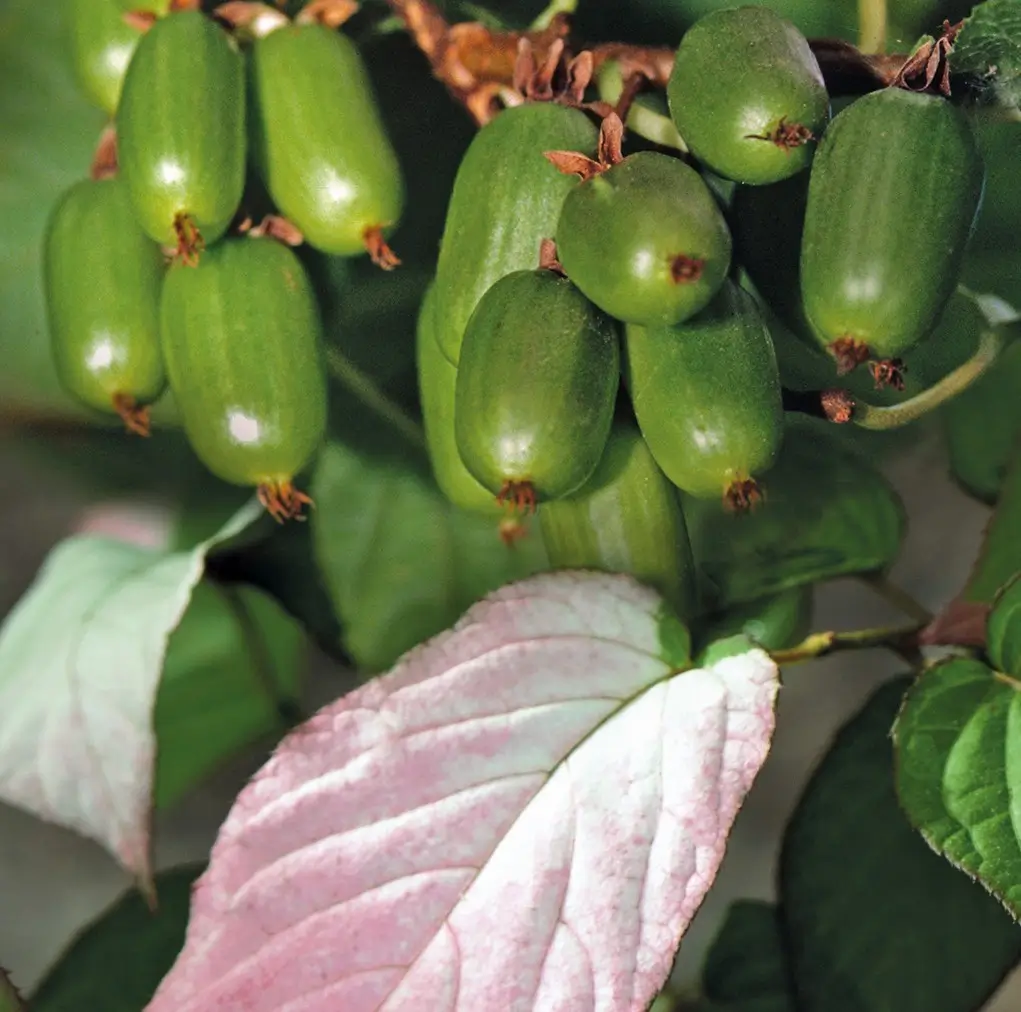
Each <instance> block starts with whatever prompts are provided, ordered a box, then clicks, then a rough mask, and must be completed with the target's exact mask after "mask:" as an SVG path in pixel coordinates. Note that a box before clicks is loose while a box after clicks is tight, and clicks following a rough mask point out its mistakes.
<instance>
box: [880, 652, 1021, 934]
mask: <svg viewBox="0 0 1021 1012" xmlns="http://www.w3.org/2000/svg"><path fill="white" fill-rule="evenodd" d="M1019 689H1021V685H1019V684H1018V683H1017V682H1014V681H1013V680H1012V679H1008V678H1006V677H1004V676H996V675H994V673H993V672H992V671H991V670H990V669H989V668H987V667H986V666H985V665H984V664H982V663H981V662H979V661H976V660H970V659H965V658H956V659H953V660H949V661H946V662H944V663H943V664H940V665H938V666H937V667H935V668H932V669H931V670H929V671H926V672H924V673H923V674H922V675H921V677H920V678H919V679H918V681H917V682H916V683H915V685H914V686H913V687H912V689H911V691H910V692H909V693H908V695H907V698H906V699H905V701H904V708H903V710H902V711H901V714H900V716H899V718H898V720H897V726H896V728H895V733H894V738H895V742H896V745H897V789H898V791H899V793H900V799H901V803H902V804H903V806H904V810H905V811H906V812H907V814H908V817H909V818H910V819H911V821H912V823H914V825H915V826H917V827H918V829H919V830H920V832H921V833H922V835H923V836H924V837H925V839H926V840H928V842H929V843H930V844H931V845H932V847H933V849H935V850H936V851H938V852H939V853H941V854H944V855H945V856H946V857H947V858H948V859H949V860H950V862H951V863H952V864H954V865H955V866H957V867H959V868H961V869H963V870H964V871H965V872H967V873H968V875H970V876H973V877H974V878H977V879H978V880H979V881H980V882H981V883H982V884H983V885H984V886H985V887H986V888H987V889H989V890H990V892H992V893H993V895H994V896H996V897H998V898H999V899H1000V900H1001V901H1002V902H1003V903H1004V905H1005V906H1006V907H1007V908H1008V909H1009V910H1010V911H1011V912H1012V913H1013V915H1014V916H1015V917H1019V916H1021V839H1019V831H1021V802H1019V799H1021V695H1019V691H1018V690H1019Z"/></svg>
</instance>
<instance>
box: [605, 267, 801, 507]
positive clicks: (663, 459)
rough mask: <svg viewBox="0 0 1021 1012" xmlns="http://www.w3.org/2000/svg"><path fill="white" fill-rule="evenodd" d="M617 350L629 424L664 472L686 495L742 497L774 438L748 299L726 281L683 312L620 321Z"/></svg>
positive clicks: (767, 463)
mask: <svg viewBox="0 0 1021 1012" xmlns="http://www.w3.org/2000/svg"><path fill="white" fill-rule="evenodd" d="M624 348H625V353H626V368H627V382H628V389H629V391H630V393H631V401H632V404H633V405H634V409H635V415H636V416H637V418H638V425H639V427H640V428H641V430H642V435H643V436H645V440H646V442H647V443H648V444H649V449H650V450H651V451H652V454H653V456H654V457H655V458H656V462H657V463H658V464H659V466H660V467H661V468H662V469H663V471H664V472H665V474H666V476H667V477H668V478H669V479H670V480H671V481H672V482H673V483H674V484H675V485H676V486H677V487H678V488H680V489H682V490H683V491H685V492H688V493H690V494H691V495H694V496H698V497H700V498H707V499H709V498H718V497H720V496H723V499H724V502H725V503H727V504H728V505H729V506H731V507H732V508H735V509H743V508H746V507H747V506H749V505H751V503H752V502H754V501H755V499H756V498H757V492H756V489H757V485H756V482H755V480H754V479H755V476H756V475H759V474H761V473H763V472H765V471H767V470H768V469H769V468H770V467H771V466H772V465H773V462H774V461H775V459H776V455H777V453H778V452H779V449H780V443H781V441H782V439H783V406H782V403H781V397H780V378H779V375H778V373H777V366H776V356H775V354H774V352H773V344H772V341H771V339H770V336H769V331H768V329H767V328H766V324H765V322H764V321H763V319H762V314H761V313H760V311H759V308H758V306H757V305H756V303H755V299H754V298H753V297H752V296H751V295H749V294H748V293H747V292H746V291H744V290H743V289H742V288H740V287H738V286H737V285H736V284H734V282H732V281H727V282H726V283H725V284H724V286H723V289H722V290H721V291H720V293H719V295H718V296H717V297H716V298H715V299H714V300H713V302H712V305H710V306H709V308H708V309H706V310H705V311H704V312H702V313H700V314H699V315H698V316H697V317H695V318H694V319H692V320H688V321H686V322H685V323H683V324H679V325H677V326H674V327H655V328H646V327H638V326H633V325H632V326H629V327H628V328H627V332H626V336H625V342H624Z"/></svg>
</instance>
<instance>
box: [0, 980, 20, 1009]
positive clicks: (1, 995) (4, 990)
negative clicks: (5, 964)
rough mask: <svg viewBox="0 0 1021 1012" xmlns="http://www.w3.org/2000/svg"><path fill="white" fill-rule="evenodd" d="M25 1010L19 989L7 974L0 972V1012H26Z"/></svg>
mask: <svg viewBox="0 0 1021 1012" xmlns="http://www.w3.org/2000/svg"><path fill="white" fill-rule="evenodd" d="M24 1009H25V1005H24V1003H23V1002H22V1000H21V995H20V994H18V989H17V988H16V987H15V986H14V985H13V984H12V983H11V980H10V978H9V977H8V976H7V974H6V973H4V971H3V970H0V1012H24Z"/></svg>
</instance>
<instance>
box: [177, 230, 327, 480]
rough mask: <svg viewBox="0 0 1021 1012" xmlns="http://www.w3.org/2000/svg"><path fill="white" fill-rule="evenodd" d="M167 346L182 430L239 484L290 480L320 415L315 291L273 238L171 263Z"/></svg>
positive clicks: (319, 433) (303, 460)
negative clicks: (189, 261) (195, 262)
mask: <svg viewBox="0 0 1021 1012" xmlns="http://www.w3.org/2000/svg"><path fill="white" fill-rule="evenodd" d="M160 314H161V325H162V333H163V352H164V356H165V358H166V363H167V375H168V376H169V379H170V387H171V389H172V390H173V393H174V398H175V400H176V401H177V403H178V406H179V408H180V411H181V415H182V418H183V420H184V428H185V432H186V433H187V435H188V439H189V441H190V442H191V445H192V447H193V448H194V450H195V453H196V454H197V456H198V457H199V459H200V460H201V461H202V462H203V463H204V464H205V465H206V467H208V468H209V470H210V471H212V472H213V474H215V475H217V476H218V477H220V478H222V479H223V480H224V481H228V482H231V483H233V484H235V485H251V486H262V485H276V484H284V483H287V482H289V481H290V479H291V478H293V477H294V475H295V474H296V473H298V472H299V471H300V470H301V469H302V468H303V467H304V466H305V465H306V464H307V463H308V462H309V460H310V459H311V457H312V455H313V454H314V453H315V451H316V449H317V448H318V447H319V444H320V442H321V441H322V438H323V432H324V429H325V425H326V378H325V373H324V371H323V365H322V359H321V352H320V323H319V316H318V309H317V307H316V302H315V296H314V294H313V292H312V288H311V286H310V284H309V282H308V278H307V277H306V275H305V270H304V268H303V267H302V265H301V262H300V261H299V260H298V258H297V257H296V256H295V255H294V253H292V252H291V250H289V249H288V248H287V247H286V246H283V245H281V244H280V243H278V242H277V241H276V240H275V239H268V238H262V239H251V238H246V239H227V240H225V241H224V242H222V243H219V244H218V245H216V246H213V247H210V248H209V249H207V250H206V252H205V253H204V254H203V256H202V259H201V260H200V261H199V264H198V266H197V267H188V266H187V265H185V264H181V263H176V264H174V265H172V266H171V268H170V270H169V272H168V274H167V278H166V281H165V282H164V285H163V295H162V299H161V304H160Z"/></svg>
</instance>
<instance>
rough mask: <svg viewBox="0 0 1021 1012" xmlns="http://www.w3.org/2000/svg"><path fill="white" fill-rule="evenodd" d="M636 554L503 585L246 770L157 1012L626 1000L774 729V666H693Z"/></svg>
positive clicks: (599, 1004)
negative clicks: (628, 564)
mask: <svg viewBox="0 0 1021 1012" xmlns="http://www.w3.org/2000/svg"><path fill="white" fill-rule="evenodd" d="M689 649H690V644H689V640H688V635H687V632H686V630H685V629H684V628H683V627H682V626H680V624H679V623H678V622H677V620H676V619H673V618H672V617H670V616H669V615H668V614H666V613H665V612H664V610H663V606H662V602H661V599H660V598H659V597H658V596H657V595H656V594H655V593H654V592H652V591H650V590H648V589H646V588H644V587H642V586H640V585H639V584H637V583H636V582H635V581H634V580H632V579H630V578H629V577H625V576H609V575H601V574H594V573H558V574H553V575H546V576H540V577H533V578H532V579H530V580H526V581H524V582H521V583H518V584H514V585H511V586H508V587H504V588H503V589H501V590H500V591H498V592H497V593H495V594H492V595H491V596H490V597H488V598H486V599H485V600H484V601H482V602H480V603H479V604H477V605H476V606H475V607H473V608H472V609H471V610H470V611H469V612H468V613H467V615H465V617H464V618H463V619H462V620H461V621H460V622H458V624H457V625H456V626H455V627H454V628H453V629H452V630H451V631H449V632H447V633H444V634H442V635H440V636H438V637H437V638H436V639H435V640H433V641H431V642H430V643H428V644H426V645H425V646H422V647H419V648H418V649H416V650H414V651H412V652H411V653H409V654H408V655H407V656H406V657H405V658H404V659H403V660H402V661H401V662H400V663H399V664H398V665H397V667H396V668H395V669H394V670H393V671H392V672H391V673H390V674H388V675H386V676H385V677H383V678H380V679H377V680H375V681H373V682H371V683H369V684H368V685H365V686H363V687H362V688H360V689H358V690H356V691H355V692H353V693H352V694H351V695H349V696H347V697H345V698H344V699H341V700H340V701H339V702H337V703H335V704H333V705H331V706H329V707H327V708H325V709H324V710H322V711H321V712H320V713H319V714H318V715H317V716H315V717H314V718H313V719H312V720H311V721H309V722H308V723H307V724H305V725H304V726H303V727H301V728H299V729H298V730H297V731H295V732H294V733H293V734H292V735H291V736H290V737H289V738H287V739H285V741H284V742H283V744H282V745H281V746H280V748H279V749H278V750H277V752H276V754H275V756H274V758H273V759H272V760H271V761H270V763H268V764H267V765H266V766H265V767H264V768H263V770H262V771H261V772H260V773H259V774H258V775H257V776H256V777H255V779H254V780H253V782H252V783H251V784H250V785H249V786H248V787H247V788H246V789H245V791H243V792H242V794H241V795H240V797H239V798H238V800H237V802H236V804H235V806H234V809H233V810H232V812H231V814H230V815H229V816H228V818H227V821H226V823H225V824H224V826H223V828H222V829H221V831H220V836H219V839H218V840H217V843H216V845H215V847H214V849H213V855H212V859H211V863H210V868H209V871H208V872H207V873H206V875H205V876H203V878H202V879H201V880H200V882H199V884H198V886H197V887H196V892H195V898H194V902H193V906H192V913H191V920H190V923H189V928H188V939H187V941H186V943H185V949H184V951H183V952H182V955H181V958H180V959H179V960H178V962H177V963H176V964H175V966H174V969H173V970H172V971H171V973H170V974H169V975H168V977H167V978H166V980H165V981H164V982H163V984H162V985H161V987H160V990H159V991H158V992H157V994H156V997H155V998H154V999H153V1002H152V1004H151V1005H150V1006H149V1010H150V1012H169V1010H171V1009H173V1010H174V1012H200V1010H209V1012H212V1010H214V1009H221V1008H244V1009H246V1010H247V1012H263V1010H266V1012H269V1010H274V1012H276V1010H279V1009H281V1008H284V1007H287V1008H294V1009H297V1008H301V1009H302V1010H303V1012H335V1010H336V1009H338V1008H342V1009H344V1010H345V1012H370V1010H382V1009H386V1010H387V1012H398V1010H408V1012H411V1010H416V1012H417V1010H420V1009H425V1008H427V1009H429V1010H430V1012H489V1010H492V1012H524V1010H539V1009H543V1010H545V1009H552V1008H564V1009H568V1008H569V1009H572V1010H578V1012H585V1010H593V1012H594V1010H599V1012H615V1010H622V1012H623V1010H627V1012H640V1010H644V1009H646V1008H647V1007H648V1005H649V1004H650V1003H651V1002H652V1000H653V998H654V997H655V996H656V994H657V992H658V991H659V989H660V988H661V987H662V985H663V983H664V981H665V979H666V976H667V974H668V972H669V970H670V966H671V963H672V961H673V957H674V954H675V952H676V949H677V945H678V942H679V940H680V937H681V935H682V934H683V933H684V930H685V928H686V927H687V925H688V923H689V921H690V920H691V918H692V916H693V915H694V913H695V911H696V909H697V908H698V906H699V904H700V902H701V900H702V897H703V896H704V894H705V892H706V890H707V889H708V888H709V885H710V884H711V882H712V880H713V878H714V876H715V874H716V869H717V867H718V865H719V862H720V860H721V859H722V856H723V851H724V846H725V841H726V837H727V834H728V832H729V830H730V826H731V823H732V821H733V819H734V816H735V815H736V813H737V810H738V808H739V807H740V805H741V802H742V800H743V798H744V795H745V793H746V792H747V790H748V789H749V787H750V786H751V784H752V781H753V780H754V778H755V776H756V774H757V772H758V769H759V767H760V765H761V763H762V761H763V760H764V758H765V756H766V753H767V751H768V748H769V741H770V737H771V734H772V728H773V722H774V715H773V703H774V699H775V695H776V691H777V670H776V666H775V665H774V664H773V662H772V661H771V660H770V658H769V657H768V655H766V654H765V653H763V652H762V651H760V650H757V649H752V650H750V651H748V652H746V653H744V654H741V655H739V656H733V657H729V658H727V659H725V660H723V661H720V662H719V663H717V664H715V665H713V666H712V667H710V668H706V669H691V668H689V664H690V661H689V657H688V655H689Z"/></svg>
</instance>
